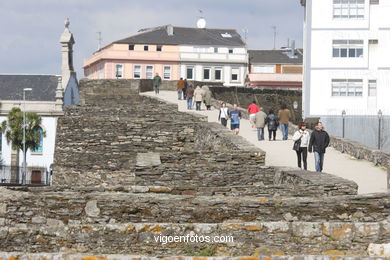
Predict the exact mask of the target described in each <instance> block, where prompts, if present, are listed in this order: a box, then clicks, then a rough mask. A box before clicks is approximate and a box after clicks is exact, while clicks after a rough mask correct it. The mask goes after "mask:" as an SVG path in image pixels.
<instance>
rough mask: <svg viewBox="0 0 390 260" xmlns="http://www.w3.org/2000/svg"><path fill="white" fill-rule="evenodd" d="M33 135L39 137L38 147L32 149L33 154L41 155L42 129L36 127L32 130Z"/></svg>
mask: <svg viewBox="0 0 390 260" xmlns="http://www.w3.org/2000/svg"><path fill="white" fill-rule="evenodd" d="M33 132H34V135H35V134H38V135H39V146H38V147H37V148H36V149H33V150H32V152H33V153H42V151H43V129H42V127H40V126H38V127H36V128H35V129H34V131H33Z"/></svg>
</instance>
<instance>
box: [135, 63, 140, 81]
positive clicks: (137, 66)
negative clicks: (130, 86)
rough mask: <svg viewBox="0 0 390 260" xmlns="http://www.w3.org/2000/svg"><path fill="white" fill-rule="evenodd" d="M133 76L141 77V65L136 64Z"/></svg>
mask: <svg viewBox="0 0 390 260" xmlns="http://www.w3.org/2000/svg"><path fill="white" fill-rule="evenodd" d="M133 78H135V79H140V78H141V66H140V65H134V71H133Z"/></svg>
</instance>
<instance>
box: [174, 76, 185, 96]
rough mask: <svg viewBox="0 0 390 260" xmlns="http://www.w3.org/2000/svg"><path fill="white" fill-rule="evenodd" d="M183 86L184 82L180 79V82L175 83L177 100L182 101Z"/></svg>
mask: <svg viewBox="0 0 390 260" xmlns="http://www.w3.org/2000/svg"><path fill="white" fill-rule="evenodd" d="M184 84H185V82H184V80H183V78H180V80H179V81H178V82H177V85H176V86H177V98H178V99H179V100H181V99H182V95H183V89H184Z"/></svg>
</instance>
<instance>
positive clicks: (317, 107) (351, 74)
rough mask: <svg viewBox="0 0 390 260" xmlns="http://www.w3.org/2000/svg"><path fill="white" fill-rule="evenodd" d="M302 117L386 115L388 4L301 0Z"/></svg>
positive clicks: (389, 90) (389, 91) (389, 109)
mask: <svg viewBox="0 0 390 260" xmlns="http://www.w3.org/2000/svg"><path fill="white" fill-rule="evenodd" d="M301 4H302V5H303V6H304V8H305V21H304V50H305V55H304V85H303V109H304V111H303V112H304V116H305V117H312V116H323V115H341V113H342V111H345V112H346V114H347V115H375V114H377V113H378V111H379V110H381V111H382V113H383V114H385V115H389V114H390V102H388V97H389V96H390V48H389V46H390V19H388V14H389V13H390V0H301Z"/></svg>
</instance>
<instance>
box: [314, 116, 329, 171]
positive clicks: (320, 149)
mask: <svg viewBox="0 0 390 260" xmlns="http://www.w3.org/2000/svg"><path fill="white" fill-rule="evenodd" d="M329 143H330V138H329V135H328V133H327V132H326V131H325V130H324V126H323V125H322V123H321V122H318V123H317V124H316V126H315V130H314V131H313V133H312V134H311V136H310V141H309V152H310V153H311V152H313V151H314V160H315V168H316V171H317V172H322V169H323V165H324V155H325V150H326V147H328V146H329Z"/></svg>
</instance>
